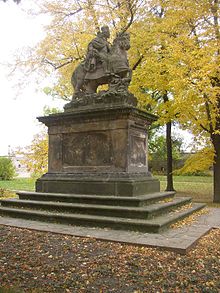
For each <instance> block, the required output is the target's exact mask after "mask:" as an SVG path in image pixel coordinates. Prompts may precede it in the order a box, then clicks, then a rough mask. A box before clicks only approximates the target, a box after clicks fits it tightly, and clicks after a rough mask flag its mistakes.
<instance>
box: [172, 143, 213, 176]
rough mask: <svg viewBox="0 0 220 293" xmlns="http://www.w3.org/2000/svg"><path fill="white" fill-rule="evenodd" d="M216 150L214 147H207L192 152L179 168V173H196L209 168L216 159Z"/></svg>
mask: <svg viewBox="0 0 220 293" xmlns="http://www.w3.org/2000/svg"><path fill="white" fill-rule="evenodd" d="M214 156H215V153H214V150H213V148H212V147H206V148H204V149H202V150H199V151H198V152H196V153H195V154H192V155H191V156H190V157H189V158H188V159H187V160H186V162H185V164H184V166H183V167H182V168H181V169H179V170H177V171H176V172H175V173H177V174H186V173H194V172H198V171H206V170H208V169H209V168H210V167H211V166H212V164H213V161H214Z"/></svg>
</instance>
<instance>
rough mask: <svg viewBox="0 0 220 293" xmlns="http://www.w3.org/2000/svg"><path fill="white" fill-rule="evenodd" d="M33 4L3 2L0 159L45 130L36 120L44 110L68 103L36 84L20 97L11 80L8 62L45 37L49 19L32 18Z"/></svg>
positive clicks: (0, 14) (0, 16)
mask: <svg viewBox="0 0 220 293" xmlns="http://www.w3.org/2000/svg"><path fill="white" fill-rule="evenodd" d="M31 2H33V1H32V0H23V1H22V3H21V4H20V5H16V4H14V3H13V1H12V0H9V1H8V2H6V3H3V2H2V1H0V27H1V29H0V31H1V45H0V84H1V89H0V129H1V131H0V156H2V155H7V153H8V148H9V146H10V148H11V149H15V148H16V147H18V146H26V145H28V144H30V143H31V141H32V139H33V135H34V134H36V133H38V132H39V131H40V130H41V128H40V124H39V123H38V122H37V120H36V117H37V116H40V115H42V113H43V107H44V106H45V105H48V106H55V107H56V106H58V107H60V108H61V109H62V105H63V104H64V102H60V101H54V100H53V99H52V98H51V97H48V96H46V95H45V94H44V93H43V92H42V91H39V92H37V91H36V89H37V87H36V86H35V85H34V84H32V85H29V86H26V87H25V88H24V89H23V90H22V91H21V92H20V93H19V94H17V93H18V89H17V88H16V87H15V84H16V81H15V80H13V79H11V78H10V77H9V76H8V74H9V72H10V71H9V68H8V67H7V66H6V63H7V62H11V61H12V60H13V56H14V54H15V53H16V51H17V50H18V49H22V48H23V47H24V46H32V45H34V44H36V43H37V42H38V41H39V40H41V39H42V38H43V37H44V34H45V33H44V30H43V24H45V23H46V22H47V21H48V20H47V19H46V17H45V16H44V17H40V16H37V17H33V15H28V13H27V12H26V11H25V8H27V7H28V6H30V7H33V3H31Z"/></svg>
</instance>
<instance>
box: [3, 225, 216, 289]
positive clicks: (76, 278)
mask: <svg viewBox="0 0 220 293" xmlns="http://www.w3.org/2000/svg"><path fill="white" fill-rule="evenodd" d="M1 290H2V291H1ZM5 290H6V291H5ZM0 292H9V293H13V292H14V293H21V292H33V293H38V292H58V293H59V292H60V293H61V292H71V293H72V292H77V293H78V292H79V293H81V292H88V293H90V292H91V293H93V292H94V293H96V292H102V293H105V292H106V293H109V292H117V293H120V292H121V293H125V292H126V293H134V292H138V293H141V292H152V293H154V292H155V293H156V292H213V293H215V292H216V293H217V292H220V229H213V230H212V231H211V232H210V233H209V234H208V235H206V236H204V237H203V238H202V239H201V240H200V241H199V243H198V245H197V246H196V248H194V249H193V250H191V251H190V252H189V253H187V254H186V255H180V254H178V253H175V252H170V251H164V250H160V249H153V248H149V247H145V246H135V245H128V244H121V243H115V242H114V243H112V242H107V241H100V240H95V239H94V238H80V237H74V236H68V235H59V234H53V233H50V232H39V231H33V230H28V229H20V228H14V227H9V226H3V225H0Z"/></svg>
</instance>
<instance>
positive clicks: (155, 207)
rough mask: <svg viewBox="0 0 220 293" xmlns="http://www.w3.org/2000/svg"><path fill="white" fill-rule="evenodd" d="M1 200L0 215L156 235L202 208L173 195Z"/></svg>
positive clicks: (25, 195) (27, 195)
mask: <svg viewBox="0 0 220 293" xmlns="http://www.w3.org/2000/svg"><path fill="white" fill-rule="evenodd" d="M17 194H18V196H19V199H14V198H13V199H3V200H1V205H0V215H1V216H7V217H13V218H22V219H29V220H35V221H44V222H52V223H62V224H68V225H76V226H88V227H101V228H111V229H121V230H132V231H139V232H145V233H159V232H161V231H163V230H164V229H167V228H168V227H169V226H170V225H171V224H173V223H176V222H177V221H179V220H181V219H183V218H185V217H187V216H189V215H190V214H192V213H194V212H195V211H197V210H200V209H202V208H203V207H204V206H205V205H204V204H201V203H191V198H190V197H184V198H180V197H178V198H177V197H174V195H175V193H174V192H156V193H151V194H147V195H141V196H134V197H124V196H123V197H119V196H106V195H105V196H104V195H103V196H102V195H81V194H80V195H77V194H61V193H43V192H25V191H20V192H17Z"/></svg>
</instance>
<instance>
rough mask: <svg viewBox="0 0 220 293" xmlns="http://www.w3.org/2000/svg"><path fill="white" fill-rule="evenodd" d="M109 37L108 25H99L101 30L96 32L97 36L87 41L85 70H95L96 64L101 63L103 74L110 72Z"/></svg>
mask: <svg viewBox="0 0 220 293" xmlns="http://www.w3.org/2000/svg"><path fill="white" fill-rule="evenodd" d="M109 37H110V31H109V27H108V26H103V27H101V31H99V32H98V33H97V36H96V37H95V38H94V39H93V40H92V41H91V42H90V43H89V45H88V49H87V55H86V59H85V64H84V69H85V70H86V71H87V72H93V71H95V70H96V69H97V65H98V64H101V66H102V67H103V70H104V74H105V75H108V74H110V68H109V67H110V66H109V53H110V43H109V42H108V38H109Z"/></svg>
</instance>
